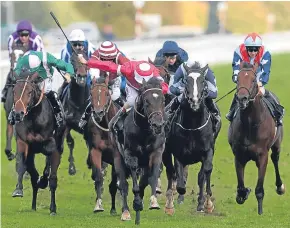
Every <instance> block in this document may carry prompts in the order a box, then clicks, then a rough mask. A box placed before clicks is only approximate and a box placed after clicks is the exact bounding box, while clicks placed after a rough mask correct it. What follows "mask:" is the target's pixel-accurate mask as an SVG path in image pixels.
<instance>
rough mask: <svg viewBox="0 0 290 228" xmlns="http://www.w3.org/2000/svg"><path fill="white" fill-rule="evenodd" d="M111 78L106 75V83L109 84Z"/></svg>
mask: <svg viewBox="0 0 290 228" xmlns="http://www.w3.org/2000/svg"><path fill="white" fill-rule="evenodd" d="M109 80H110V77H109V76H106V78H105V83H106V85H108V84H109Z"/></svg>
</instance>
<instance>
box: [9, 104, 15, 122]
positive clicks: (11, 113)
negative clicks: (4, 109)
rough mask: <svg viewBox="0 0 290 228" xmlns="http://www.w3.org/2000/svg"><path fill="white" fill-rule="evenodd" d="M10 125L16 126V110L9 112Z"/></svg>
mask: <svg viewBox="0 0 290 228" xmlns="http://www.w3.org/2000/svg"><path fill="white" fill-rule="evenodd" d="M8 123H9V124H11V125H14V124H15V118H14V110H13V108H12V109H11V111H10V112H9V115H8Z"/></svg>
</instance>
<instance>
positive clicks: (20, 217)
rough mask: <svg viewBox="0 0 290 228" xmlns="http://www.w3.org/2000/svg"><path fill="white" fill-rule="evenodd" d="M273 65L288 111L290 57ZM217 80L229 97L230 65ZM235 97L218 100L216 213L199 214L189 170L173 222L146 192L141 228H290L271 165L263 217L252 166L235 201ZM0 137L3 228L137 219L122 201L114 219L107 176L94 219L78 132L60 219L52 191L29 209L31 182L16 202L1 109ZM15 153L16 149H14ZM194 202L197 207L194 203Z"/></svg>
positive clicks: (286, 146) (287, 161)
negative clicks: (127, 214)
mask: <svg viewBox="0 0 290 228" xmlns="http://www.w3.org/2000/svg"><path fill="white" fill-rule="evenodd" d="M272 60H273V61H272V62H273V66H272V72H271V79H270V85H269V86H268V87H267V88H270V89H272V91H274V92H275V93H276V94H277V95H278V97H279V98H280V99H281V101H282V104H283V105H284V106H285V108H286V111H288V110H290V103H289V101H287V99H289V98H288V93H289V74H290V73H289V71H288V64H289V63H290V54H283V55H274V56H273V59H272ZM213 70H214V73H215V75H216V76H217V84H218V87H219V95H220V96H222V95H223V94H225V93H227V92H228V91H229V90H230V89H232V88H233V87H234V84H233V83H232V81H231V72H232V70H231V66H230V64H227V65H223V66H215V67H213ZM231 99H232V95H230V96H228V97H226V98H225V99H223V100H222V101H220V102H219V103H218V104H219V107H220V108H221V112H222V121H223V127H222V130H221V132H220V135H219V138H218V141H217V144H216V153H215V157H214V170H213V174H212V184H213V185H214V187H213V188H212V190H213V194H214V197H215V198H216V201H215V205H216V210H215V213H214V214H212V215H203V214H197V213H196V212H195V210H196V206H197V202H196V198H197V197H196V193H195V195H194V196H193V195H191V194H190V192H191V190H192V188H194V190H195V192H197V172H198V170H199V167H200V165H199V164H198V165H195V166H191V167H190V173H189V178H188V184H187V193H186V198H185V203H184V204H183V205H176V207H175V208H176V213H175V214H174V216H172V217H169V216H167V215H165V214H164V210H163V207H164V204H165V197H164V195H162V196H161V197H160V198H159V203H160V205H161V206H162V209H161V210H160V211H149V210H148V202H149V191H148V190H149V189H148V188H147V191H146V193H147V194H146V196H145V198H144V207H145V209H144V211H143V212H141V226H142V227H157V226H158V227H167V228H170V227H199V228H202V227H222V228H225V227H239V228H241V227H255V228H256V227H259V228H262V227H275V228H276V227H290V219H289V210H290V203H289V202H290V196H289V193H288V192H286V194H285V195H283V196H278V195H277V194H276V192H275V175H274V169H273V165H272V162H271V160H270V159H269V166H268V169H267V173H266V179H265V185H264V187H265V198H264V214H263V215H262V216H259V215H258V214H257V202H256V197H255V194H254V189H255V185H256V181H257V169H256V167H255V164H254V163H253V162H251V163H249V164H248V166H247V167H246V174H245V180H246V182H245V183H246V186H249V187H250V188H251V189H252V193H251V194H250V196H249V199H248V200H247V201H246V202H245V204H244V205H238V204H237V203H236V202H235V195H236V185H237V181H236V174H235V169H234V163H233V154H232V152H231V150H230V147H229V145H228V142H227V129H228V122H227V120H226V119H225V118H224V116H225V114H226V112H227V111H228V108H229V105H230V102H231ZM289 115H290V114H289V112H286V116H285V118H284V120H285V121H284V125H285V129H284V130H285V131H284V132H285V136H284V141H283V146H282V153H281V160H280V173H281V176H282V180H283V181H284V183H285V185H286V191H287V187H288V186H290V176H289V175H287V174H289V166H290V156H289V150H290V140H289V139H290V138H289V132H290V127H289V126H290V116H289ZM1 123H2V128H1V130H2V133H1V139H2V143H1V147H2V148H1V153H2V155H1V159H2V163H1V168H2V175H1V178H2V186H1V191H2V194H1V199H2V203H1V206H2V227H3V228H4V227H13V228H16V227H29V228H30V227H41V228H43V227H101V228H104V227H125V226H126V227H132V226H134V220H132V221H130V222H121V221H120V211H121V207H120V200H119V198H118V199H117V211H118V216H114V217H111V216H110V215H109V210H110V197H109V193H108V183H109V176H110V175H107V176H106V180H105V191H104V192H105V193H104V197H103V205H104V207H105V212H103V213H102V214H94V213H93V208H94V201H95V191H94V185H93V182H92V180H91V178H90V176H91V171H90V170H88V169H87V167H86V164H85V162H86V154H87V149H86V147H85V144H84V141H83V139H82V136H80V135H78V134H76V133H74V134H73V136H74V137H75V139H76V145H77V146H76V151H75V152H76V153H75V161H76V167H77V174H76V175H75V176H69V175H68V171H67V168H68V161H67V159H68V148H67V147H66V146H65V150H64V154H63V159H62V162H61V165H60V168H59V177H58V178H59V179H58V180H59V181H58V184H59V185H58V189H57V195H56V203H57V215H56V216H55V217H51V216H49V202H50V201H49V199H50V192H49V190H47V189H46V190H41V191H39V194H38V201H37V211H36V212H34V211H32V210H31V199H32V191H31V187H30V180H25V181H24V197H23V198H16V199H14V198H12V197H11V193H12V191H13V190H14V186H15V184H16V174H15V171H14V167H15V162H14V161H13V162H8V161H7V159H6V156H5V154H4V146H5V128H4V126H5V118H4V112H3V109H2V122H1ZM13 148H15V144H13ZM43 163H44V157H43V156H42V155H39V156H38V158H37V167H38V168H39V172H40V173H41V171H42V168H43ZM162 179H163V182H162V183H163V189H164V187H165V186H166V180H165V173H163V175H162ZM131 189H132V185H131V182H130V195H129V206H130V208H131V212H132V218H134V217H135V213H134V212H133V210H132V200H133V197H132V193H131ZM193 198H194V202H192V199H193Z"/></svg>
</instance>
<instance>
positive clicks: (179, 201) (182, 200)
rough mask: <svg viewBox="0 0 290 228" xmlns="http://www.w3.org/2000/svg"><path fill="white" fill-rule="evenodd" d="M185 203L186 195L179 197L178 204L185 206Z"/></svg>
mask: <svg viewBox="0 0 290 228" xmlns="http://www.w3.org/2000/svg"><path fill="white" fill-rule="evenodd" d="M183 203H184V195H178V198H177V204H183Z"/></svg>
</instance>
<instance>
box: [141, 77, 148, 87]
mask: <svg viewBox="0 0 290 228" xmlns="http://www.w3.org/2000/svg"><path fill="white" fill-rule="evenodd" d="M146 84H147V82H146V80H145V79H144V78H143V79H142V85H143V86H144V85H146Z"/></svg>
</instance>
